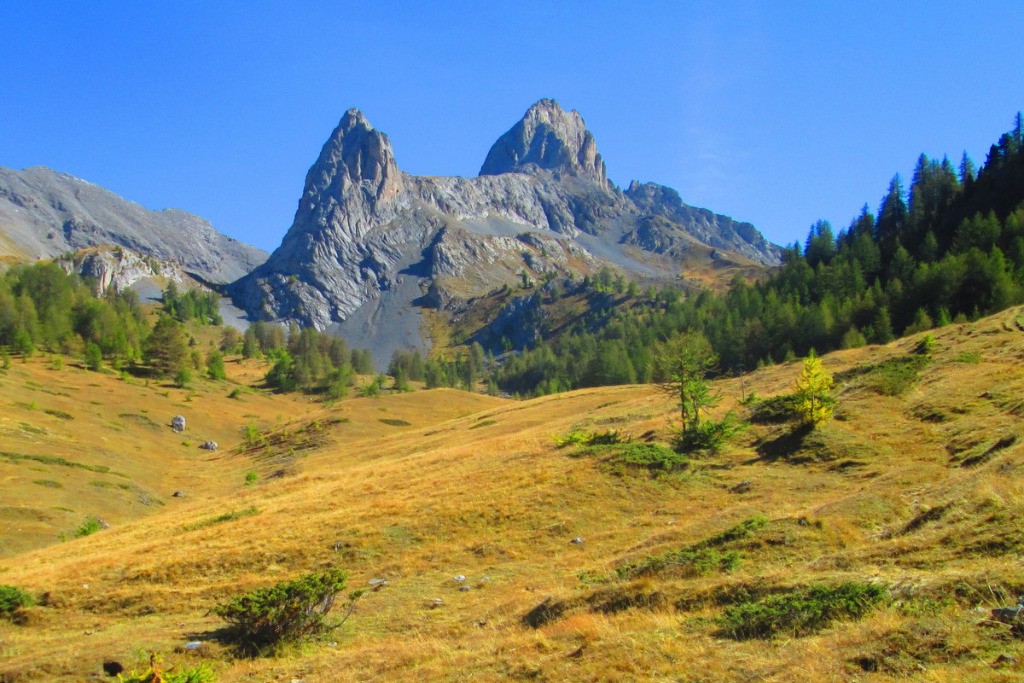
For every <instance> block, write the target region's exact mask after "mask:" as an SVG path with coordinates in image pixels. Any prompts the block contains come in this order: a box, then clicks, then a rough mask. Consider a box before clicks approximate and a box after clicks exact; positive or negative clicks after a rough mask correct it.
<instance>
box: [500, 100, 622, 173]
mask: <svg viewBox="0 0 1024 683" xmlns="http://www.w3.org/2000/svg"><path fill="white" fill-rule="evenodd" d="M538 168H539V169H546V170H549V171H552V172H554V173H555V174H556V175H560V174H566V175H573V176H580V177H584V178H590V179H591V180H594V181H596V182H597V183H598V184H600V185H601V186H602V187H607V186H608V175H607V172H606V171H605V166H604V160H603V159H602V158H601V155H600V154H599V153H598V152H597V142H595V140H594V135H593V134H592V133H591V132H590V131H589V130H587V124H586V123H584V122H583V117H582V116H580V114H579V112H577V111H576V110H575V109H574V110H572V111H569V112H567V111H565V110H564V109H562V107H561V106H560V105H559V104H558V102H556V101H555V100H551V99H543V100H540V101H538V102H537V103H535V104H534V105H533V106H532V107H530V108H529V109H528V110H527V111H526V114H525V115H523V118H522V119H521V120H520V121H519V122H518V123H517V124H516V125H514V126H512V128H511V129H509V131H508V132H507V133H505V134H504V135H502V136H501V137H500V138H498V141H497V142H495V143H494V145H493V146H492V147H491V150H490V152H488V153H487V158H486V160H484V164H483V166H482V167H481V168H480V175H500V174H502V173H529V172H531V171H533V170H535V169H538Z"/></svg>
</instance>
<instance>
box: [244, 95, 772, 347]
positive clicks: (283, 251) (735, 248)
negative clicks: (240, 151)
mask: <svg viewBox="0 0 1024 683" xmlns="http://www.w3.org/2000/svg"><path fill="white" fill-rule="evenodd" d="M697 243H699V244H702V245H707V246H709V247H713V248H714V249H719V250H723V251H728V252H730V253H734V254H737V255H741V256H743V257H744V258H746V259H750V260H751V261H753V262H755V263H761V264H765V265H772V264H774V263H777V262H778V257H779V250H778V248H777V247H774V246H773V245H771V244H769V243H768V242H767V241H765V240H764V238H763V237H761V235H760V234H759V233H758V232H757V230H755V229H754V227H753V226H751V225H750V224H749V223H741V222H737V221H733V220H732V219H731V218H728V217H726V216H719V215H716V214H714V213H712V212H711V211H708V210H706V209H697V208H694V207H690V206H687V205H686V204H685V203H683V201H682V200H681V199H680V197H679V195H678V193H676V192H675V191H674V190H671V189H670V188H666V187H662V186H660V185H655V184H653V183H647V184H643V185H641V184H638V183H634V184H632V185H631V186H630V188H629V189H628V190H627V191H626V192H623V191H621V190H620V189H619V188H617V187H615V186H614V185H612V184H611V183H610V182H609V181H608V179H607V175H606V172H605V166H604V161H603V160H602V159H601V156H600V154H599V153H598V152H597V145H596V143H595V141H594V137H593V135H592V134H591V133H590V131H589V130H587V129H586V126H585V125H584V123H583V119H582V117H581V116H580V115H579V114H578V113H577V112H575V111H573V112H565V111H563V110H562V109H561V107H559V106H558V104H557V103H556V102H554V101H553V100H541V101H540V102H538V103H537V104H535V105H534V106H532V107H531V108H530V109H529V110H528V111H527V113H526V115H525V116H524V117H523V119H522V120H521V121H520V122H519V123H517V124H516V125H515V126H513V127H512V129H511V130H509V131H508V132H507V133H505V135H503V136H502V137H501V138H500V139H499V140H498V142H496V143H495V145H494V146H493V147H492V148H491V151H490V152H489V153H488V155H487V160H486V161H485V162H484V165H483V167H482V169H481V175H480V176H479V177H476V178H459V177H423V176H412V175H408V174H405V173H402V172H401V171H399V170H398V164H397V162H396V160H395V156H394V153H393V151H392V149H391V144H390V142H389V141H388V138H387V136H386V135H384V134H383V133H381V132H379V131H377V130H375V129H374V128H373V126H371V125H370V123H369V122H368V121H367V120H366V118H365V117H364V116H363V115H362V113H360V112H359V111H358V110H355V109H350V110H349V111H347V112H346V113H345V115H344V116H343V117H342V119H341V121H340V122H339V123H338V126H337V127H336V128H335V130H334V132H333V133H332V134H331V136H330V138H328V140H327V142H326V144H325V145H324V146H323V149H322V150H321V152H320V155H319V157H318V158H317V161H316V163H315V164H313V166H312V167H311V168H310V170H309V173H308V174H307V175H306V185H305V188H304V190H303V193H302V198H301V200H300V201H299V206H298V209H297V210H296V213H295V219H294V221H293V223H292V226H291V228H290V229H289V230H288V233H287V235H286V236H285V238H284V241H283V242H282V244H281V246H280V247H279V248H278V249H277V250H276V251H275V252H274V253H273V254H272V255H271V256H270V258H269V259H267V261H266V263H264V264H263V265H261V266H260V267H258V268H257V269H256V270H254V271H253V272H252V273H251V274H249V275H248V276H246V277H244V278H242V279H241V280H239V281H238V282H236V283H234V284H233V285H231V287H230V291H231V293H232V296H233V298H234V300H235V301H236V303H237V304H239V305H240V306H241V307H242V308H244V309H245V310H246V311H248V312H249V314H250V315H251V316H255V317H259V318H263V319H276V320H295V321H298V322H299V323H301V324H307V325H314V326H316V327H318V328H320V329H326V328H331V329H336V330H338V331H340V332H342V333H344V334H346V335H347V336H349V337H350V340H351V339H358V340H359V342H360V343H369V344H372V345H373V347H374V352H375V355H378V356H379V359H382V360H384V361H386V360H387V358H388V357H390V354H391V351H392V350H393V348H394V347H395V345H396V344H397V343H398V342H397V341H396V340H397V337H396V336H395V333H394V330H395V329H399V328H400V329H401V330H402V331H403V332H402V335H403V342H402V343H403V344H406V343H408V342H407V339H408V337H409V336H410V335H412V336H417V335H418V333H417V332H416V331H415V330H416V329H417V323H416V320H415V310H416V308H417V307H418V306H425V305H448V304H450V303H451V302H453V301H456V300H459V299H463V300H465V299H468V298H470V297H472V296H476V295H479V294H481V293H484V292H486V291H489V290H490V289H493V288H494V287H496V286H500V285H502V284H507V283H512V282H517V281H519V279H520V277H521V276H522V275H523V273H524V271H527V273H530V272H532V273H536V274H540V273H548V272H555V273H557V272H565V273H568V272H580V271H587V270H590V269H593V268H595V267H599V266H600V265H604V264H610V265H613V266H615V267H617V268H621V269H624V270H626V271H629V272H632V273H635V274H639V275H643V276H645V277H654V278H658V277H664V278H674V277H675V276H677V275H678V272H679V269H680V260H679V256H678V254H680V253H682V252H683V251H685V246H686V245H687V244H697ZM396 315H397V316H399V317H400V318H401V322H400V323H399V321H398V320H397V319H396V318H395V316H396Z"/></svg>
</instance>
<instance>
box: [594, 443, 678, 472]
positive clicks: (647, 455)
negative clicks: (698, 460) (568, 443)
mask: <svg viewBox="0 0 1024 683" xmlns="http://www.w3.org/2000/svg"><path fill="white" fill-rule="evenodd" d="M602 448H606V449H609V451H610V452H611V453H612V456H611V458H610V462H611V463H613V464H621V465H625V466H627V467H640V468H644V469H646V470H649V471H651V472H654V473H663V472H666V473H667V472H678V471H680V470H684V469H686V467H687V465H689V464H690V461H689V460H688V459H687V458H686V457H685V456H683V455H681V454H679V453H677V452H675V451H674V450H672V449H671V448H667V447H665V446H662V445H661V444H656V443H626V444H620V445H618V446H603V447H602Z"/></svg>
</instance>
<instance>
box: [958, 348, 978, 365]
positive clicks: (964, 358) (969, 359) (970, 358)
mask: <svg viewBox="0 0 1024 683" xmlns="http://www.w3.org/2000/svg"><path fill="white" fill-rule="evenodd" d="M953 360H955V361H956V362H957V363H969V364H970V365H977V364H978V363H980V362H981V354H980V353H978V352H977V351H964V352H963V353H959V354H957V356H956V358H954V359H953Z"/></svg>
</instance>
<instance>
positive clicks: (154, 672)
mask: <svg viewBox="0 0 1024 683" xmlns="http://www.w3.org/2000/svg"><path fill="white" fill-rule="evenodd" d="M117 680H118V681H119V683H213V681H216V680H217V675H216V674H215V673H214V672H213V669H212V668H211V667H210V665H209V664H207V663H206V662H202V663H200V664H199V665H198V666H192V667H188V668H186V669H177V670H175V668H174V667H171V668H170V669H166V670H165V669H163V667H161V666H160V664H159V662H158V661H157V658H156V656H153V657H151V658H150V660H149V666H148V667H147V668H146V669H144V670H142V671H130V672H127V673H123V674H119V675H118V677H117Z"/></svg>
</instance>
